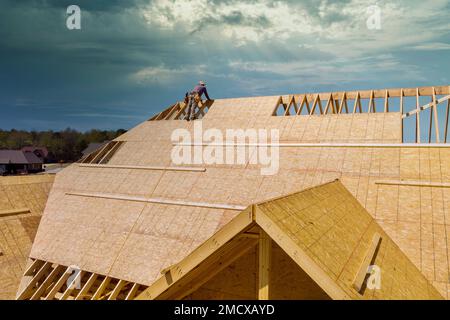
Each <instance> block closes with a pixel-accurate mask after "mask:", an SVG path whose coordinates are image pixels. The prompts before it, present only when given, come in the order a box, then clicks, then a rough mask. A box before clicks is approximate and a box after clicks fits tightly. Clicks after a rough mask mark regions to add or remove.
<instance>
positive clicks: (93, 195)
mask: <svg viewBox="0 0 450 320" xmlns="http://www.w3.org/2000/svg"><path fill="white" fill-rule="evenodd" d="M66 195H69V196H78V197H87V198H102V199H111V200H124V201H133V202H147V203H160V204H170V205H175V206H187V207H200V208H210V209H226V210H237V211H242V210H244V209H245V208H246V207H245V206H238V205H231V204H223V203H207V202H191V201H181V200H172V199H162V198H146V197H140V196H127V195H122V194H110V193H86V192H66Z"/></svg>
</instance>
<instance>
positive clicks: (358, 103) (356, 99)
mask: <svg viewBox="0 0 450 320" xmlns="http://www.w3.org/2000/svg"><path fill="white" fill-rule="evenodd" d="M356 107H358V110H359V113H362V106H361V96H360V94H359V92H357V93H356V97H355V105H354V106H353V113H356Z"/></svg>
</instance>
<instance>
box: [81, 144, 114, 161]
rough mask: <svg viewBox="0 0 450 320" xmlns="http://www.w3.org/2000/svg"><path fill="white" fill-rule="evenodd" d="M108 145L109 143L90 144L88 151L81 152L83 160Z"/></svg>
mask: <svg viewBox="0 0 450 320" xmlns="http://www.w3.org/2000/svg"><path fill="white" fill-rule="evenodd" d="M107 143H109V141H103V142H91V143H89V145H88V146H87V147H86V149H84V150H83V151H81V153H82V154H83V158H84V157H86V156H87V155H89V154H91V153H92V152H94V151H96V150H98V149H100V148H102V147H103V146H105V145H106V144H107Z"/></svg>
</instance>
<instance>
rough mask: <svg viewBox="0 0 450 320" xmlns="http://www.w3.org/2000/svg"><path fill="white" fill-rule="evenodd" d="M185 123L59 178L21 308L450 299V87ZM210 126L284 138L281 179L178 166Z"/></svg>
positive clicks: (225, 109)
mask: <svg viewBox="0 0 450 320" xmlns="http://www.w3.org/2000/svg"><path fill="white" fill-rule="evenodd" d="M185 109H186V108H185V105H184V104H183V103H182V102H180V103H176V104H174V105H173V106H171V107H169V108H168V109H166V110H164V111H162V112H161V113H159V114H157V115H155V116H154V117H152V118H151V119H149V120H148V121H145V122H144V123H141V124H140V125H138V126H137V127H135V128H134V129H132V130H130V131H128V132H127V133H125V134H124V135H122V136H120V137H118V138H117V139H115V140H114V141H111V142H110V143H108V144H106V145H105V146H104V147H103V148H101V149H100V150H97V151H96V152H94V153H92V154H90V155H89V156H87V157H84V158H83V159H82V161H80V162H79V163H76V164H73V165H71V166H69V167H68V168H66V169H64V170H63V171H61V172H60V173H58V174H57V176H56V179H55V182H54V185H53V187H52V190H51V193H50V196H49V199H48V202H47V205H46V208H45V211H44V214H43V217H42V219H41V222H40V225H39V229H38V231H37V235H36V238H35V240H34V243H33V246H32V249H31V253H30V256H29V261H28V265H27V268H26V270H25V271H24V275H23V278H22V283H21V285H20V288H19V289H18V292H17V298H18V299H61V300H63V299H77V300H87V299H105V300H106V299H108V300H115V299H442V298H448V290H449V289H450V286H449V254H450V252H449V247H450V237H449V233H450V222H449V221H450V148H449V145H448V144H447V137H448V132H447V131H448V118H449V109H450V86H441V87H424V88H404V89H385V90H368V91H353V92H332V93H319V94H299V95H290V96H270V97H252V98H239V99H221V100H215V101H213V102H209V103H204V104H202V105H200V107H199V108H198V110H196V111H197V118H198V120H196V121H191V122H187V121H182V119H184V116H185V113H186V110H185ZM199 123H201V125H202V128H203V130H207V129H217V130H219V131H220V132H225V131H226V130H227V129H243V130H246V129H267V130H270V129H277V130H279V144H277V145H278V148H279V169H278V171H277V172H276V173H275V174H273V175H262V174H261V171H260V169H261V167H262V165H261V164H257V163H253V162H251V161H250V159H251V157H249V159H247V161H246V162H245V163H242V164H225V163H223V164H221V163H213V164H205V163H194V164H189V165H179V164H178V165H176V164H174V163H173V161H172V153H173V150H174V149H175V150H177V149H176V148H179V147H180V146H178V145H176V144H174V142H173V141H172V138H171V136H172V133H173V132H174V130H176V129H185V131H186V132H190V133H191V134H194V130H195V126H196V125H198V124H199ZM270 143H271V142H269V143H268V144H269V145H270ZM191 147H192V148H195V147H198V146H196V145H195V144H192V145H191ZM240 147H242V146H239V145H237V144H236V145H224V146H223V148H224V149H233V150H234V149H236V148H240ZM260 147H261V146H259V145H253V146H252V148H249V153H252V152H256V150H257V149H258V148H260ZM375 267H376V268H377V269H374V268H375ZM77 270H79V271H77ZM373 270H375V271H377V272H378V276H379V279H378V280H380V281H379V283H378V285H376V286H375V287H374V286H373V283H369V281H371V280H372V276H373V275H374V273H371V272H373ZM377 272H375V273H377ZM375 282H376V281H375ZM75 284H76V285H75Z"/></svg>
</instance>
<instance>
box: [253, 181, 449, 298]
mask: <svg viewBox="0 0 450 320" xmlns="http://www.w3.org/2000/svg"><path fill="white" fill-rule="evenodd" d="M258 209H260V210H261V211H262V212H263V214H264V215H265V216H266V217H267V218H268V219H269V220H265V219H264V220H263V219H261V221H264V223H267V222H268V221H269V222H270V223H272V224H275V225H276V227H274V228H273V229H272V230H273V231H272V232H273V234H274V235H276V231H277V230H278V229H279V230H281V231H283V232H284V234H285V235H284V236H286V237H288V238H289V239H290V240H291V241H294V242H295V244H296V245H298V247H299V248H300V249H301V250H302V251H304V252H306V254H307V255H308V256H309V257H311V258H312V259H313V260H314V262H315V263H316V264H317V265H318V266H319V267H320V268H321V269H322V270H324V271H325V272H326V274H327V275H328V276H329V278H330V279H332V281H334V282H335V283H337V284H338V285H339V286H340V287H341V288H342V289H343V290H344V291H345V293H346V294H347V295H349V296H350V297H351V298H354V299H355V298H363V299H440V298H442V297H441V295H440V294H439V293H438V291H437V290H436V289H434V288H433V287H432V286H431V284H430V283H429V282H428V281H427V280H426V278H425V277H424V276H423V275H422V274H421V272H420V271H419V269H417V268H416V267H415V266H414V264H413V263H412V262H411V261H410V260H409V259H408V257H407V256H406V255H405V254H404V253H403V252H402V251H401V250H400V248H399V247H398V246H397V245H396V244H395V243H394V242H393V241H392V240H391V239H390V237H389V236H388V235H387V234H386V233H385V232H384V231H383V229H382V228H381V227H380V226H379V225H378V224H377V223H376V221H375V220H374V219H373V218H372V216H371V215H370V214H369V213H368V212H367V211H366V210H365V209H364V208H363V207H362V206H361V205H360V204H359V203H358V202H357V201H356V200H355V198H354V197H353V196H352V194H351V193H350V192H348V190H346V189H345V187H344V186H343V185H342V184H341V183H340V182H338V181H337V182H333V183H328V184H325V185H322V186H319V187H314V188H311V189H308V190H305V191H302V192H299V193H296V194H293V195H289V196H286V197H282V198H279V199H276V200H273V201H269V202H266V203H263V204H260V205H258ZM257 217H258V216H257ZM257 221H258V218H257ZM261 227H262V228H264V229H266V228H265V226H264V225H262V226H261ZM268 228H272V227H271V225H270V224H268ZM266 232H267V233H268V234H269V235H270V234H271V233H272V232H271V231H270V230H267V229H266ZM376 233H379V234H380V235H381V242H380V245H379V247H378V248H377V250H376V252H375V256H374V259H373V260H372V259H370V260H372V261H371V265H372V264H373V265H376V266H378V267H379V268H380V270H381V287H380V289H379V290H377V289H376V290H370V289H369V288H364V287H363V289H362V291H361V292H357V291H356V290H355V289H354V288H353V283H354V280H355V276H356V274H357V273H358V271H359V269H360V268H361V265H362V261H363V260H364V258H365V255H366V253H367V251H368V248H369V246H370V244H371V241H372V238H373V236H374V235H375V234H376ZM274 240H275V241H277V240H278V241H280V240H279V239H277V238H274ZM305 271H306V272H308V271H307V270H305Z"/></svg>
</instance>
